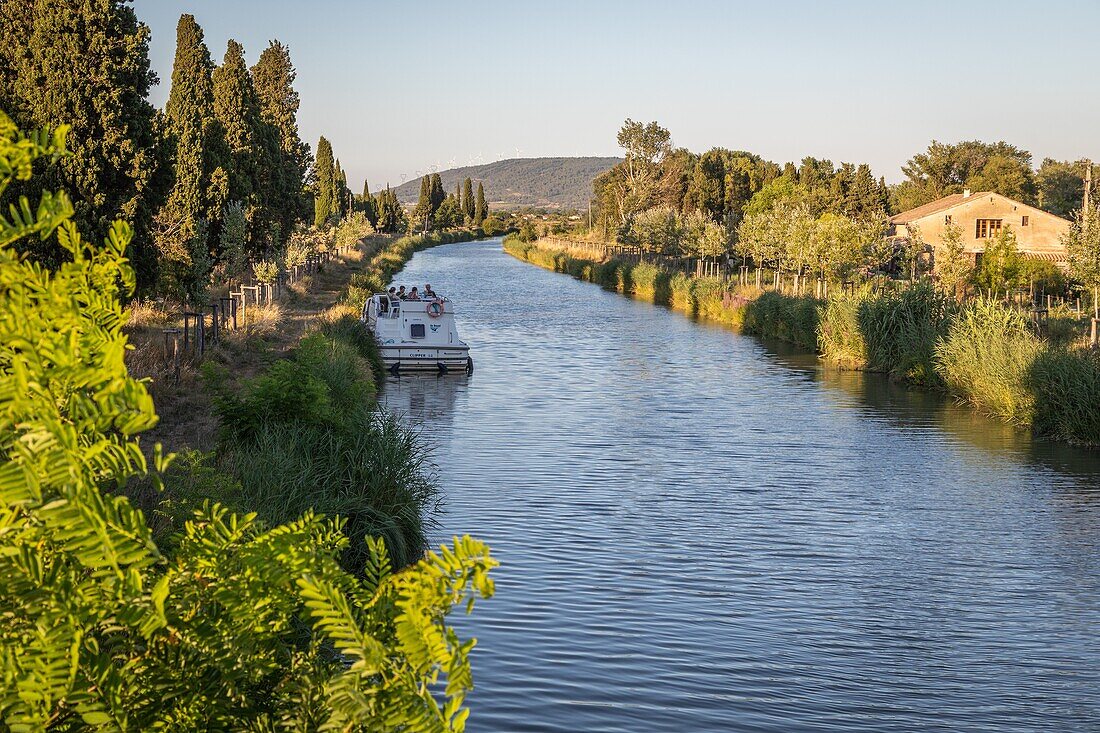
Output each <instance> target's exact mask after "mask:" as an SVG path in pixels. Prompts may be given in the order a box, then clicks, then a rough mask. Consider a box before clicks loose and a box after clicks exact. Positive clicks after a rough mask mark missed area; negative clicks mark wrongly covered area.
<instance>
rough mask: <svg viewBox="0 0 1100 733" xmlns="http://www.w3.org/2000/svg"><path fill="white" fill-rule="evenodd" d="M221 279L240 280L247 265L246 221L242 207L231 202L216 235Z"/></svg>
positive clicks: (235, 202)
mask: <svg viewBox="0 0 1100 733" xmlns="http://www.w3.org/2000/svg"><path fill="white" fill-rule="evenodd" d="M218 250H219V252H220V255H221V261H220V263H219V265H220V269H221V272H220V273H219V274H220V275H221V279H226V280H234V279H238V278H240V276H241V274H242V273H244V271H245V267H246V265H247V264H248V220H247V219H246V217H245V208H244V205H243V204H241V203H240V202H239V201H231V202H229V203H228V204H227V205H226V207H225V212H224V214H223V215H222V228H221V232H220V234H219V235H218Z"/></svg>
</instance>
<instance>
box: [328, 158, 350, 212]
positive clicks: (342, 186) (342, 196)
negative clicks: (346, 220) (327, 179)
mask: <svg viewBox="0 0 1100 733" xmlns="http://www.w3.org/2000/svg"><path fill="white" fill-rule="evenodd" d="M332 191H333V193H332V196H333V201H335V202H336V214H337V215H338V216H339V217H340V218H341V219H342V218H343V217H345V216H347V214H348V195H349V194H350V193H351V190H350V189H349V188H348V176H347V174H346V173H344V168H343V166H341V165H340V159H339V158H337V159H336V163H335V166H334V167H333V177H332Z"/></svg>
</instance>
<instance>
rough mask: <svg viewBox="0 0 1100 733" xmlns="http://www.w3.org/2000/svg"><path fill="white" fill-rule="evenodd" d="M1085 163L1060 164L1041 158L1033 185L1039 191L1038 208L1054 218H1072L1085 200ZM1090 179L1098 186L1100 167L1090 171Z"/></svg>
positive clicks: (1095, 166) (1079, 161)
mask: <svg viewBox="0 0 1100 733" xmlns="http://www.w3.org/2000/svg"><path fill="white" fill-rule="evenodd" d="M1087 166H1088V162H1087V161H1084V160H1078V161H1068V160H1065V161H1059V160H1054V159H1052V158H1044V159H1043V163H1042V165H1040V166H1039V171H1038V173H1036V176H1035V178H1036V182H1037V185H1038V188H1039V206H1040V208H1042V209H1044V210H1046V211H1049V212H1050V213H1052V214H1055V215H1056V216H1061V217H1065V218H1067V219H1069V218H1072V216H1073V212H1075V211H1077V210H1078V209H1080V208H1081V203H1082V201H1083V200H1084V198H1085V171H1086V168H1087ZM1092 179H1093V180H1094V181H1098V182H1100V166H1097V165H1094V166H1093V167H1092Z"/></svg>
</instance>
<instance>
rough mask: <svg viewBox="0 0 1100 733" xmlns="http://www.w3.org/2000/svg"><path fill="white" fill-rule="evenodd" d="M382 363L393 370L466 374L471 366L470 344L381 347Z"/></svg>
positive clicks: (387, 345) (385, 345) (386, 345)
mask: <svg viewBox="0 0 1100 733" xmlns="http://www.w3.org/2000/svg"><path fill="white" fill-rule="evenodd" d="M379 350H380V351H381V352H382V363H383V364H384V365H385V367H386V369H387V370H389V371H391V372H443V371H445V372H448V373H452V372H457V373H460V374H465V373H466V371H467V370H468V368H469V366H470V349H469V347H468V346H440V347H433V346H398V345H389V344H384V345H381V346H380V347H379Z"/></svg>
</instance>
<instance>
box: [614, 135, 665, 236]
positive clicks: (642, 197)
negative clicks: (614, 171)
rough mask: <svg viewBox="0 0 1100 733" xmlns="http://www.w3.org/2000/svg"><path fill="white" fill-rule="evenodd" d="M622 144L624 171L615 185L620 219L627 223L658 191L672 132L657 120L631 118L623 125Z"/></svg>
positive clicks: (620, 136)
mask: <svg viewBox="0 0 1100 733" xmlns="http://www.w3.org/2000/svg"><path fill="white" fill-rule="evenodd" d="M617 140H618V143H619V147H621V148H623V149H624V150H625V151H626V155H625V157H624V160H623V162H622V163H620V164H619V165H618V166H616V167H617V168H619V169H620V170H621V172H622V175H621V177H619V179H618V180H619V181H620V184H619V185H618V186H617V187H616V189H615V194H616V197H615V198H616V208H617V209H618V214H619V221H620V223H621V224H626V223H627V222H628V221H629V220H630V217H631V216H632V215H633V214H634V213H635V212H638V211H642V210H644V209H646V208H648V207H649V205H650V203H651V200H652V198H653V196H654V194H655V192H656V185H657V180H658V178H659V175H660V163H661V162H662V161H663V160H664V158H665V156H666V155H667V154H668V153H669V152H670V151H671V150H672V136H671V135H670V134H669V131H668V130H666V129H665V128H663V127H661V126H660V125H658V124H657V123H656V122H650V123H648V124H643V123H641V122H635V121H634V120H632V119H629V118H628V119H627V120H626V122H624V123H623V126H622V127H621V128H620V129H619V134H618V137H617Z"/></svg>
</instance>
